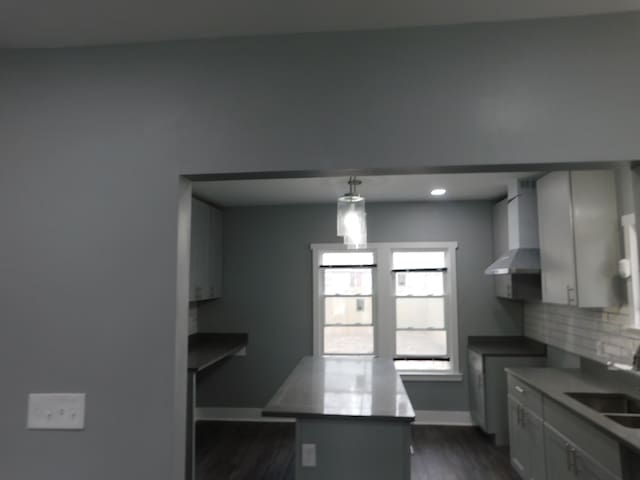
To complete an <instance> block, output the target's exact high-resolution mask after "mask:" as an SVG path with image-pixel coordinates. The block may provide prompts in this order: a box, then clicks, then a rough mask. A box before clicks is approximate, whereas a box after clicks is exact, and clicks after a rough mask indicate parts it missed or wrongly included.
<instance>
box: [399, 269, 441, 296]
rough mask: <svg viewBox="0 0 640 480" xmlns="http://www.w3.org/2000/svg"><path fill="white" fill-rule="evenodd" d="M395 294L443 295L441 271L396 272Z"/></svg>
mask: <svg viewBox="0 0 640 480" xmlns="http://www.w3.org/2000/svg"><path fill="white" fill-rule="evenodd" d="M395 276H396V295H397V296H399V297H403V296H408V295H423V296H425V295H444V273H442V272H396V273H395Z"/></svg>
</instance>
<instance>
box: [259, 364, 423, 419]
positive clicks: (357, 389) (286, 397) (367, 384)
mask: <svg viewBox="0 0 640 480" xmlns="http://www.w3.org/2000/svg"><path fill="white" fill-rule="evenodd" d="M262 414H263V415H264V416H271V417H298V418H301V417H305V418H326V417H340V418H344V417H351V418H358V419H363V420H367V419H370V420H390V421H400V422H412V421H413V420H415V412H414V410H413V406H412V405H411V401H410V400H409V396H408V395H407V392H406V390H405V388H404V385H403V383H402V380H401V379H400V376H399V375H398V373H397V372H396V369H395V367H394V365H393V360H391V359H381V358H366V359H362V358H357V359H356V358H344V357H341V358H326V357H304V358H303V359H302V360H301V361H300V363H299V364H298V365H297V366H296V368H295V369H294V370H293V372H291V374H290V375H289V377H288V378H287V379H286V380H285V382H284V384H283V385H282V386H281V387H280V389H279V390H278V391H277V392H276V394H275V395H274V396H273V398H272V399H271V401H270V402H269V403H268V405H267V406H266V408H265V409H264V410H263V412H262Z"/></svg>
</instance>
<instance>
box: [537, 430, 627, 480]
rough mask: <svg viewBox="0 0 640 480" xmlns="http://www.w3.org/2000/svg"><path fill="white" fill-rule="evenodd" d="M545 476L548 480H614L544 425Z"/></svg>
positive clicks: (613, 477) (585, 454)
mask: <svg viewBox="0 0 640 480" xmlns="http://www.w3.org/2000/svg"><path fill="white" fill-rule="evenodd" d="M544 438H545V445H546V457H547V460H546V464H547V474H548V478H550V479H556V478H557V479H565V478H566V479H568V480H569V479H570V480H572V479H578V480H616V479H618V478H619V477H616V476H615V475H613V474H612V473H609V472H608V471H607V470H606V469H605V468H604V467H602V466H600V464H599V463H598V462H597V461H596V460H595V459H594V458H592V457H591V456H590V455H588V454H587V453H586V452H584V451H583V450H582V449H580V448H579V447H578V446H576V445H575V444H574V443H573V442H571V441H570V440H569V439H567V438H566V437H565V436H564V435H562V434H561V433H560V432H558V431H557V430H556V429H555V428H553V427H552V426H551V425H548V424H545V426H544Z"/></svg>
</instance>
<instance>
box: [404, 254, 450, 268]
mask: <svg viewBox="0 0 640 480" xmlns="http://www.w3.org/2000/svg"><path fill="white" fill-rule="evenodd" d="M392 264H393V267H392V268H393V269H394V270H400V269H404V268H407V269H410V268H445V267H446V263H445V256H444V252H442V251H440V252H393V260H392Z"/></svg>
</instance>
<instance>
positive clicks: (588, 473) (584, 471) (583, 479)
mask: <svg viewBox="0 0 640 480" xmlns="http://www.w3.org/2000/svg"><path fill="white" fill-rule="evenodd" d="M573 455H574V462H575V470H576V473H577V478H578V479H579V480H619V479H620V477H616V476H615V475H614V474H613V473H611V472H609V471H608V470H606V469H605V468H604V467H603V466H601V465H600V464H599V463H598V462H596V461H595V460H594V459H593V458H591V457H590V456H589V455H587V454H586V453H584V452H583V451H581V450H577V451H576V450H574V454H573Z"/></svg>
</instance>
